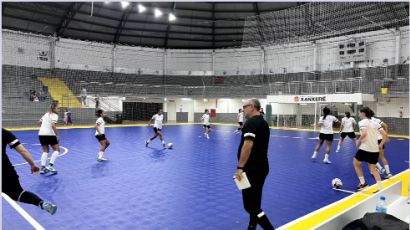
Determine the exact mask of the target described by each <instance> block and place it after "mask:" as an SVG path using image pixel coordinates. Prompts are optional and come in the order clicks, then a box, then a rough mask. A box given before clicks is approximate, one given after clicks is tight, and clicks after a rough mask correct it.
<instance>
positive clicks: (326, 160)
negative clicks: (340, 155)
mask: <svg viewBox="0 0 410 230" xmlns="http://www.w3.org/2000/svg"><path fill="white" fill-rule="evenodd" d="M323 163H325V164H331V163H332V162H331V161H330V160H329V159H323Z"/></svg>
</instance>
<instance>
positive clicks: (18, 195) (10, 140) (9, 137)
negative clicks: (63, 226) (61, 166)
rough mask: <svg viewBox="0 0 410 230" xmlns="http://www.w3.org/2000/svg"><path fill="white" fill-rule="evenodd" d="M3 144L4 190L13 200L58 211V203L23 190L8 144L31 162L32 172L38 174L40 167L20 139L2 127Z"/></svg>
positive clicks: (53, 211) (50, 211)
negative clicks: (8, 153)
mask: <svg viewBox="0 0 410 230" xmlns="http://www.w3.org/2000/svg"><path fill="white" fill-rule="evenodd" d="M2 145H3V146H2V152H1V157H2V170H1V171H2V178H1V179H2V190H3V191H2V192H4V193H5V194H7V195H8V196H9V197H10V198H11V199H13V200H16V201H20V202H23V203H28V204H33V205H36V206H38V207H40V208H41V209H44V210H46V211H47V212H49V213H51V215H53V214H54V213H55V212H56V211H57V206H56V205H54V204H52V203H50V202H47V201H43V200H42V199H41V198H40V197H38V196H37V195H36V194H34V193H32V192H29V191H24V190H23V188H22V187H21V185H20V181H19V176H18V175H17V172H16V170H15V169H14V167H13V165H12V164H11V162H10V160H9V157H8V156H7V154H6V146H7V145H9V146H10V148H12V149H13V148H14V149H15V150H16V151H17V152H19V153H20V154H21V156H22V157H23V158H24V159H25V160H26V161H27V162H28V163H29V164H30V167H31V173H36V174H37V173H38V172H39V170H40V169H39V168H38V166H37V165H36V164H35V163H34V161H33V158H32V157H31V154H30V153H29V152H28V151H27V149H26V148H24V146H23V145H22V144H21V143H20V141H19V140H18V139H17V138H16V137H15V136H14V135H13V134H12V133H11V132H10V131H8V130H6V129H2Z"/></svg>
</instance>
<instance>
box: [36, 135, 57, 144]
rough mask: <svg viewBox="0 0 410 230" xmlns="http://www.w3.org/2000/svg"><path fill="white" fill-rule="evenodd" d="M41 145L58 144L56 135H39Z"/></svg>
mask: <svg viewBox="0 0 410 230" xmlns="http://www.w3.org/2000/svg"><path fill="white" fill-rule="evenodd" d="M38 139H39V140H40V144H41V145H51V146H53V145H56V144H58V141H57V137H56V136H38Z"/></svg>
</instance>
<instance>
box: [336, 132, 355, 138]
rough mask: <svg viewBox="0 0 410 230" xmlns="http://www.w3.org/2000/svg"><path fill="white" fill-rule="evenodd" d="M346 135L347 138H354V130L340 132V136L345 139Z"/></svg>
mask: <svg viewBox="0 0 410 230" xmlns="http://www.w3.org/2000/svg"><path fill="white" fill-rule="evenodd" d="M346 136H348V137H349V138H356V134H355V133H354V132H348V133H345V132H342V133H341V134H340V137H341V138H342V139H345V137H346Z"/></svg>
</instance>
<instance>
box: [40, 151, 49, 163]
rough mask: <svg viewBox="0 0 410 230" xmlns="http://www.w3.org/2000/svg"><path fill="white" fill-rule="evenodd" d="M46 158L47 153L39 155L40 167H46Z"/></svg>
mask: <svg viewBox="0 0 410 230" xmlns="http://www.w3.org/2000/svg"><path fill="white" fill-rule="evenodd" d="M47 156H48V153H46V152H43V154H41V166H46V162H47Z"/></svg>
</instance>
